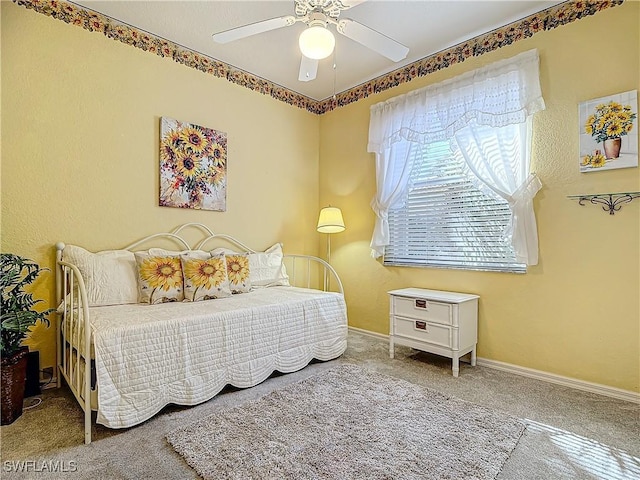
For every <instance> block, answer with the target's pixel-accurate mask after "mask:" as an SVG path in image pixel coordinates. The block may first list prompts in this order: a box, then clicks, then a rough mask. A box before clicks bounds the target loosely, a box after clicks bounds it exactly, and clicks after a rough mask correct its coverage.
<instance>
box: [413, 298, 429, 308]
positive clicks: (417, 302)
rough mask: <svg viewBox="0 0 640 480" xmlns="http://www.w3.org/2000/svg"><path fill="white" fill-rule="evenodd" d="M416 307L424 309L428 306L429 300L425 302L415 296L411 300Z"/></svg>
mask: <svg viewBox="0 0 640 480" xmlns="http://www.w3.org/2000/svg"><path fill="white" fill-rule="evenodd" d="M413 304H414V306H415V307H416V308H421V309H422V310H426V309H427V308H429V302H427V301H426V300H425V299H424V298H416V299H415V300H414V302H413Z"/></svg>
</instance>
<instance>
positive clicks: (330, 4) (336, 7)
mask: <svg viewBox="0 0 640 480" xmlns="http://www.w3.org/2000/svg"><path fill="white" fill-rule="evenodd" d="M295 5H296V16H298V17H306V16H307V15H309V17H311V14H312V13H314V12H319V13H322V14H324V15H325V16H327V17H331V18H333V19H336V18H338V17H339V16H340V12H341V11H342V10H346V9H348V8H349V6H348V5H345V4H344V3H343V2H342V1H341V0H295Z"/></svg>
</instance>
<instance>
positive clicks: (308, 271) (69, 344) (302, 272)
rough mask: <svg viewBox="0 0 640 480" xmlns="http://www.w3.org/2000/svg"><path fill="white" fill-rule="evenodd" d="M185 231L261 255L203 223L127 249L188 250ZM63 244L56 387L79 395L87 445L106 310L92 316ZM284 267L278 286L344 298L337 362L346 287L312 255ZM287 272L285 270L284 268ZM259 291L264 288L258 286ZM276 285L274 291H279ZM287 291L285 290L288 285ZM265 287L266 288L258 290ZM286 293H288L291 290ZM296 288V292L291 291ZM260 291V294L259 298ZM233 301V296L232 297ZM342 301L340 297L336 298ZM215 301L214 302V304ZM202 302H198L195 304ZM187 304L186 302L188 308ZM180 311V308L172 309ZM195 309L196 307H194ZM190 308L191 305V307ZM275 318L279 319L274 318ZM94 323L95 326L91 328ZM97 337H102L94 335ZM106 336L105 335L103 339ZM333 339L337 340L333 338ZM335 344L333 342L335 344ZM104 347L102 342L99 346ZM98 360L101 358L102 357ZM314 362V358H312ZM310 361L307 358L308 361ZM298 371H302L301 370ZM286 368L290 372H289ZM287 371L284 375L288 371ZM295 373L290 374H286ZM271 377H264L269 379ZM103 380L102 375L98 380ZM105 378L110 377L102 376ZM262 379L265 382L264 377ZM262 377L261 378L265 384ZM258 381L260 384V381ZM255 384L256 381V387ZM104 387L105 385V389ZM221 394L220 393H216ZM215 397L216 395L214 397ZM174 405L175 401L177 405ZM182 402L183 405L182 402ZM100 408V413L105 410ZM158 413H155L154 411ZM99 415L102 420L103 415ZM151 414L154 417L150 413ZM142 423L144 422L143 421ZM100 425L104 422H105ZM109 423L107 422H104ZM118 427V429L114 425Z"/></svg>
mask: <svg viewBox="0 0 640 480" xmlns="http://www.w3.org/2000/svg"><path fill="white" fill-rule="evenodd" d="M185 227H196V228H198V229H200V230H203V231H204V232H205V235H206V238H205V239H204V240H202V241H201V242H199V243H197V244H195V245H196V247H195V249H200V248H202V247H203V245H204V244H205V243H207V242H209V241H210V240H212V239H218V240H220V239H221V240H223V241H226V242H229V243H233V244H235V245H236V246H239V247H240V248H241V249H242V250H244V251H247V250H248V251H249V252H251V253H259V252H254V251H253V250H250V249H248V248H247V247H246V245H244V244H242V243H240V242H239V241H237V240H236V239H234V238H233V237H230V236H228V235H223V234H218V235H217V234H214V233H213V232H212V231H211V230H210V229H209V228H208V227H206V226H204V225H201V224H186V225H183V226H181V227H178V228H177V229H175V230H174V231H173V232H171V233H166V234H162V233H161V234H155V235H151V236H149V237H147V238H145V239H142V240H140V241H138V242H135V243H133V244H131V245H129V246H128V247H126V248H125V249H126V250H133V249H134V248H136V247H138V245H141V244H143V243H148V242H149V240H151V239H158V238H161V239H165V240H166V239H169V240H172V241H173V242H174V243H175V242H177V243H178V244H179V245H180V248H181V249H184V247H185V246H186V247H187V249H190V248H189V244H188V243H187V242H186V241H185V240H184V239H183V238H182V237H179V236H178V234H179V233H180V231H181V230H182V229H184V228H185ZM64 248H65V245H64V244H63V243H58V244H56V249H57V252H56V260H57V268H56V291H57V301H58V305H59V307H58V322H57V335H58V336H57V341H58V349H57V363H58V376H57V378H58V386H60V384H61V379H62V378H64V380H65V381H66V383H67V384H68V385H69V388H70V389H71V391H72V392H73V394H74V396H75V397H76V399H77V401H78V403H79V404H80V406H81V407H82V409H83V410H84V414H85V415H84V427H85V432H84V441H85V444H89V443H91V427H92V425H91V411H92V410H98V406H99V405H98V389H99V385H98V382H97V378H96V376H95V373H94V369H93V368H92V367H93V359H94V358H96V362H97V357H95V353H94V329H95V328H96V327H95V325H94V324H95V323H96V318H99V317H100V315H101V314H103V313H104V312H103V311H101V312H98V311H93V315H94V318H92V317H91V315H92V309H90V308H89V302H88V294H87V291H88V290H87V288H88V287H87V286H86V285H85V281H86V279H84V278H83V277H82V274H81V271H80V270H79V269H78V267H77V266H76V265H74V264H72V263H68V262H66V261H65V258H64V257H63V250H64ZM281 258H282V263H283V265H284V267H285V269H286V280H287V281H286V282H285V283H284V284H283V283H277V285H287V283H288V284H290V285H291V286H294V287H301V288H306V289H314V290H320V291H325V292H335V293H338V294H340V298H341V300H340V302H339V304H341V305H342V306H341V307H338V309H339V310H340V311H342V312H344V313H341V314H340V315H339V316H336V317H334V318H335V319H336V320H333V322H334V323H333V325H335V322H336V321H337V319H338V318H340V319H341V320H340V322H341V326H340V327H339V328H338V327H331V328H332V329H331V330H330V331H331V332H333V331H334V330H333V329H334V328H335V329H336V330H335V331H337V330H340V331H341V332H344V333H343V334H341V335H344V336H341V337H340V340H339V343H336V344H335V345H338V344H340V345H342V346H341V347H340V349H339V350H336V349H335V347H334V348H333V350H330V351H331V352H332V353H330V354H329V355H328V356H327V355H326V354H325V355H324V356H325V357H326V358H335V356H337V355H340V353H341V352H343V351H344V348H346V306H345V305H344V297H343V285H342V282H341V281H340V278H339V277H338V274H337V273H336V271H335V270H334V269H333V267H332V266H331V265H329V263H327V262H326V261H324V260H322V259H320V258H317V257H313V256H309V255H290V254H286V255H283V256H282V257H281ZM283 273H284V270H283ZM259 288H260V287H259ZM270 288H271V287H269V291H268V292H267V291H264V293H265V294H268V295H271V290H270ZM278 288H283V287H276V289H275V290H274V293H275V292H276V291H277V289H278ZM284 288H285V290H286V287H284ZM260 289H262V288H260ZM287 291H288V290H287ZM293 291H295V290H292V292H293ZM257 294H258V293H256V295H257ZM234 297H235V295H234ZM91 298H93V297H91ZM333 298H338V297H333ZM213 302H215V300H213ZM196 303H199V302H196ZM185 305H186V304H185ZM174 307H177V305H174ZM192 307H193V305H192ZM102 308H110V307H101V310H102ZM187 308H190V307H187ZM274 318H275V317H274ZM92 325H93V326H92ZM323 328H324V327H323ZM96 335H98V334H96ZM100 338H102V337H100ZM325 338H328V337H325ZM334 338H335V337H334ZM331 341H333V340H331ZM100 345H102V343H100ZM322 357H323V355H322V354H321V355H319V356H315V358H320V359H326V358H322ZM100 358H103V357H102V355H100ZM309 358H313V357H311V356H310V357H309ZM306 361H308V360H306ZM295 368H302V367H301V366H298V367H295ZM285 370H286V368H285ZM285 370H283V371H285ZM288 371H292V370H288ZM266 374H267V373H265V375H266ZM100 378H103V377H100ZM104 378H106V377H104ZM263 379H264V378H263ZM263 379H262V380H263ZM262 380H260V381H262ZM253 384H255V383H253ZM102 387H103V388H105V385H103V386H102ZM220 388H222V387H220ZM108 391H109V390H104V392H108ZM218 391H219V390H218ZM212 396H213V395H212ZM208 398H210V397H207V398H205V399H204V400H203V399H200V400H199V401H205V400H206V399H208ZM173 403H176V402H175V401H174V402H173ZM178 403H181V402H180V401H178ZM104 408H105V405H102V409H104ZM102 409H101V410H100V412H102V411H103V410H102ZM156 411H157V410H156ZM100 412H99V417H100ZM150 416H151V415H150ZM141 421H142V420H141ZM101 423H102V422H101ZM105 425H107V423H105ZM116 428H120V427H118V426H117V427H116Z"/></svg>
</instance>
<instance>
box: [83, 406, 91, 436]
mask: <svg viewBox="0 0 640 480" xmlns="http://www.w3.org/2000/svg"><path fill="white" fill-rule="evenodd" d="M90 443H91V407H90V406H89V408H86V406H85V410H84V444H85V445H89V444H90Z"/></svg>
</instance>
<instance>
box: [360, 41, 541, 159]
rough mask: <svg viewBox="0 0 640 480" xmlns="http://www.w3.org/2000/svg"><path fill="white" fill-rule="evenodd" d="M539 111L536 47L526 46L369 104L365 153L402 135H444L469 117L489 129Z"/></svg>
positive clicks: (425, 138)
mask: <svg viewBox="0 0 640 480" xmlns="http://www.w3.org/2000/svg"><path fill="white" fill-rule="evenodd" d="M539 110H544V100H543V99H542V93H541V90H540V81H539V79H538V51H537V50H529V51H527V52H524V53H521V54H519V55H516V56H515V57H512V58H508V59H506V60H501V61H498V62H495V63H492V64H491V65H487V66H485V67H482V68H479V69H477V70H473V71H471V72H468V73H465V74H463V75H460V76H458V77H455V78H453V79H450V80H446V81H444V82H440V83H437V84H435V85H429V86H427V87H424V88H421V89H419V90H414V91H413V92H410V93H407V94H405V95H400V96H398V97H394V98H392V99H390V100H387V101H386V102H382V103H378V104H376V105H373V106H372V107H371V120H370V124H369V144H368V151H369V152H372V153H382V151H383V150H384V149H386V148H389V147H390V145H391V144H392V143H395V142H397V141H399V140H401V139H404V140H408V141H410V142H417V143H429V142H434V141H438V140H445V139H449V138H451V137H453V136H454V135H455V133H456V132H457V131H458V130H459V129H461V128H463V127H464V126H465V125H467V124H468V123H469V122H470V121H471V120H475V122H476V123H477V124H478V125H488V126H492V127H502V126H505V125H509V124H516V123H523V122H525V120H526V118H527V117H528V116H529V115H532V114H533V113H535V112H537V111H539Z"/></svg>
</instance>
